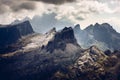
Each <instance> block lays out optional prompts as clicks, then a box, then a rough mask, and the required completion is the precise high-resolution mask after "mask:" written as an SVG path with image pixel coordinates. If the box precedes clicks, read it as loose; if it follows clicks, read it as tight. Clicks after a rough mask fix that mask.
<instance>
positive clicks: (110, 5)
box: [0, 0, 120, 32]
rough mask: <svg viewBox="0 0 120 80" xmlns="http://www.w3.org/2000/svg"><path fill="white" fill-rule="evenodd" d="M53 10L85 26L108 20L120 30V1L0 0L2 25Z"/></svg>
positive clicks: (61, 17)
mask: <svg viewBox="0 0 120 80" xmlns="http://www.w3.org/2000/svg"><path fill="white" fill-rule="evenodd" d="M50 13H56V14H57V15H56V16H55V18H56V19H58V20H62V19H63V20H68V21H70V22H71V23H73V24H78V23H79V24H80V25H81V28H85V27H86V26H88V25H89V24H95V23H96V22H98V23H104V22H108V23H110V24H111V25H112V26H113V27H114V28H115V29H116V30H117V31H119V32H120V0H0V24H9V23H11V22H12V21H14V20H16V19H19V20H21V19H23V18H25V17H26V16H28V17H30V18H32V17H33V16H35V15H40V16H42V15H43V14H50Z"/></svg>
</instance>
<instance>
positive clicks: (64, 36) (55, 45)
mask: <svg viewBox="0 0 120 80" xmlns="http://www.w3.org/2000/svg"><path fill="white" fill-rule="evenodd" d="M68 43H72V44H74V45H77V46H78V44H77V41H76V39H75V36H74V32H73V29H72V28H71V27H69V28H67V27H65V28H64V29H63V30H61V31H58V32H56V34H55V36H54V37H53V39H52V40H51V41H49V42H48V45H47V46H46V49H47V51H50V52H53V51H54V50H55V49H61V50H63V51H64V50H65V48H66V46H67V44H68Z"/></svg>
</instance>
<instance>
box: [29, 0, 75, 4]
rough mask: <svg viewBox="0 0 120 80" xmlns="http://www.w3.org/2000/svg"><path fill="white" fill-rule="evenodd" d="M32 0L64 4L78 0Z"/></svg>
mask: <svg viewBox="0 0 120 80" xmlns="http://www.w3.org/2000/svg"><path fill="white" fill-rule="evenodd" d="M31 1H42V2H45V3H50V4H63V3H67V2H74V1H76V0H31Z"/></svg>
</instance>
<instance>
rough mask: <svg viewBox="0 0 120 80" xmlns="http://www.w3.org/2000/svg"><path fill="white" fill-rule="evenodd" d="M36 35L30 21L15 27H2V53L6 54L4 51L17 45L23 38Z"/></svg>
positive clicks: (0, 47)
mask: <svg viewBox="0 0 120 80" xmlns="http://www.w3.org/2000/svg"><path fill="white" fill-rule="evenodd" d="M32 33H34V31H33V29H32V26H31V24H30V23H29V21H25V22H22V23H19V24H14V25H1V26H0V53H4V49H8V47H9V46H10V45H11V44H13V43H16V42H17V41H18V40H19V39H21V38H22V37H23V36H26V35H28V34H32Z"/></svg>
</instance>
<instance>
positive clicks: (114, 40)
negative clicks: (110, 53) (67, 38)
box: [74, 23, 120, 50]
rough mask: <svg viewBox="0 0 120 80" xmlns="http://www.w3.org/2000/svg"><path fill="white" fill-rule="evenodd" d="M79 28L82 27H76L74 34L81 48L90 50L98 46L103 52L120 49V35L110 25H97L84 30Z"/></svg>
mask: <svg viewBox="0 0 120 80" xmlns="http://www.w3.org/2000/svg"><path fill="white" fill-rule="evenodd" d="M79 27H80V25H76V26H75V27H74V33H75V36H76V38H77V40H78V42H79V44H80V45H81V46H83V47H85V48H88V47H90V46H92V45H96V46H97V47H99V48H100V49H102V50H107V49H110V50H118V49H120V33H118V32H116V31H115V30H114V29H113V28H112V26H111V25H109V24H108V23H103V24H98V23H96V24H95V25H90V26H88V27H87V28H85V29H84V30H81V29H80V28H79Z"/></svg>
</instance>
